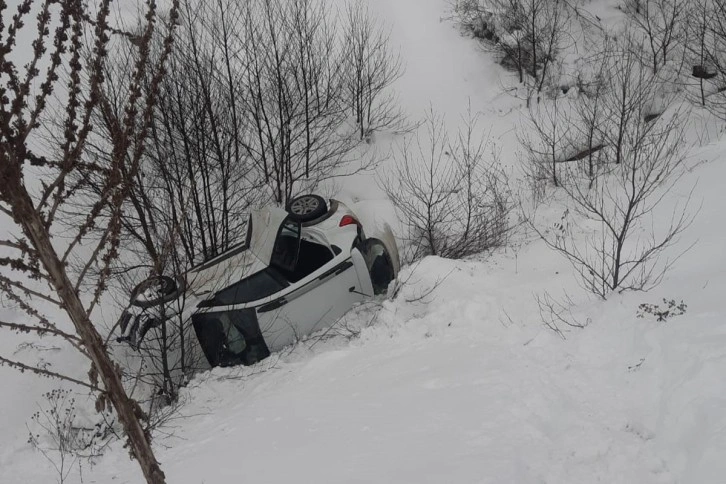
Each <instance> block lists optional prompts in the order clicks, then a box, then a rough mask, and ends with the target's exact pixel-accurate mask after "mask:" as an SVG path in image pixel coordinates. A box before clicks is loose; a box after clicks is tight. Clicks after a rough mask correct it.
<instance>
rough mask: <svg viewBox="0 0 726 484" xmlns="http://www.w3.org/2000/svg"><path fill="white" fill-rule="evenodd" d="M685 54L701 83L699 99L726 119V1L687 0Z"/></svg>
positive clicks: (695, 77)
mask: <svg viewBox="0 0 726 484" xmlns="http://www.w3.org/2000/svg"><path fill="white" fill-rule="evenodd" d="M688 7H689V9H688V10H687V13H688V18H687V22H686V32H687V41H686V42H685V51H686V52H685V57H686V60H687V61H690V62H689V63H690V67H691V68H692V71H691V72H690V74H691V79H696V82H697V83H698V91H699V92H698V102H699V103H700V104H701V105H702V106H705V107H707V108H708V109H710V110H712V111H713V112H714V113H715V114H716V115H718V116H719V117H720V118H721V119H726V89H725V86H726V56H725V55H724V52H726V1H725V0H703V1H700V2H692V3H688Z"/></svg>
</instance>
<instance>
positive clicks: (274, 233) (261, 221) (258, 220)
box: [248, 207, 301, 271]
mask: <svg viewBox="0 0 726 484" xmlns="http://www.w3.org/2000/svg"><path fill="white" fill-rule="evenodd" d="M249 223H250V227H248V230H251V234H252V235H251V236H250V247H249V250H250V252H252V253H253V254H254V255H255V257H257V258H258V259H259V260H260V261H261V262H262V264H263V265H264V266H272V267H276V268H278V269H281V270H283V271H292V270H294V269H295V266H296V265H297V260H298V257H299V255H300V237H301V229H300V223H299V222H296V221H294V220H292V219H291V218H290V214H288V213H287V212H286V211H285V210H282V209H281V208H276V207H267V208H263V209H262V210H258V211H256V212H253V213H252V215H251V217H250V222H249Z"/></svg>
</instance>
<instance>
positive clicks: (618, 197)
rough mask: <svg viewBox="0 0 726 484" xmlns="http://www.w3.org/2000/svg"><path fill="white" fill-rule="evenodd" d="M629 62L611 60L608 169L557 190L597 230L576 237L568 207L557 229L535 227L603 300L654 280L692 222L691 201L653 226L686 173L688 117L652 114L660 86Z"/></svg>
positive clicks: (572, 178)
mask: <svg viewBox="0 0 726 484" xmlns="http://www.w3.org/2000/svg"><path fill="white" fill-rule="evenodd" d="M631 61H632V59H631V58H629V57H628V56H624V57H622V58H618V59H617V60H616V61H615V62H614V63H613V64H609V69H610V70H609V71H608V72H610V74H611V76H612V79H613V82H614V85H611V86H610V87H611V88H610V89H609V90H607V91H606V92H605V93H604V94H603V96H604V98H603V101H604V103H605V104H607V105H609V106H611V107H612V106H614V111H613V112H614V113H616V115H612V114H609V115H608V116H607V118H608V119H610V122H607V123H603V124H602V126H601V128H600V129H602V130H603V132H604V135H603V136H604V139H606V140H608V141H607V142H608V143H609V146H607V147H606V149H604V150H603V153H602V156H603V157H604V159H603V161H604V162H606V163H608V168H607V169H605V170H603V171H601V173H600V175H599V176H597V177H595V178H594V179H592V178H591V179H589V180H588V183H587V184H584V183H582V181H581V180H580V179H579V177H578V176H577V173H576V172H575V171H574V170H571V171H569V172H568V176H567V177H566V178H561V183H560V188H559V190H560V191H561V192H562V193H564V194H565V195H566V197H567V199H568V200H569V201H570V203H569V206H570V207H571V208H572V209H573V210H574V213H575V214H577V215H579V216H581V217H583V218H584V219H586V220H589V221H592V222H593V223H595V224H596V225H597V226H598V227H599V228H598V230H596V231H594V233H592V234H591V235H590V236H588V237H584V238H578V237H577V236H576V234H574V233H573V230H572V229H573V227H572V225H571V221H570V215H571V214H570V213H569V211H566V212H565V214H564V215H563V218H562V220H561V221H560V222H559V223H558V224H556V226H555V230H553V231H549V232H547V233H545V232H544V231H542V230H540V229H538V228H536V227H535V229H536V230H537V231H538V233H539V234H540V236H541V237H542V238H543V239H544V240H545V242H546V243H547V244H548V245H549V246H550V247H551V248H553V249H554V250H556V251H558V252H560V253H561V254H563V255H564V256H565V257H567V259H568V260H569V261H570V262H571V263H572V264H573V266H574V267H575V269H576V270H577V272H578V274H579V275H580V278H581V280H582V282H583V285H584V287H585V288H586V289H587V290H589V291H590V292H592V293H594V294H596V295H598V296H600V297H603V298H605V297H606V296H607V295H608V294H610V293H611V292H612V291H616V290H626V289H632V290H643V289H647V288H650V287H652V286H654V285H655V284H657V283H658V282H659V281H660V280H661V278H662V277H663V275H664V274H665V272H666V270H667V269H668V268H669V267H670V264H671V262H668V261H666V262H663V261H662V260H661V255H662V254H663V252H664V251H665V250H666V249H667V248H669V247H670V246H671V245H673V243H674V242H675V241H676V240H677V238H678V236H679V235H680V234H681V233H682V232H683V231H684V230H685V229H686V228H687V227H688V225H689V223H690V221H691V220H692V217H691V216H690V215H689V213H688V211H687V204H686V206H681V207H680V208H676V209H675V210H674V212H673V213H672V217H671V221H670V223H669V224H668V225H666V226H660V227H659V228H658V229H656V228H655V226H654V225H653V224H652V219H653V216H654V212H655V211H656V209H657V207H658V206H659V205H660V203H661V201H662V200H663V197H664V196H665V194H666V193H667V192H668V191H669V190H670V189H671V188H672V187H673V186H674V184H675V183H676V181H677V180H678V179H679V178H680V176H681V175H682V174H683V172H684V170H683V163H684V155H683V153H684V139H683V127H682V123H683V121H682V115H681V113H679V112H675V113H673V112H671V113H669V114H663V115H661V116H660V117H657V118H654V119H649V118H648V114H649V113H650V110H651V106H652V97H653V96H655V95H656V91H657V90H655V89H653V85H654V84H653V83H652V79H653V77H652V74H651V75H648V74H647V72H645V70H644V69H640V70H638V67H639V64H637V65H636V64H634V63H632V62H631ZM623 125H625V127H623Z"/></svg>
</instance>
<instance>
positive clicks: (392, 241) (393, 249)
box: [365, 223, 401, 276]
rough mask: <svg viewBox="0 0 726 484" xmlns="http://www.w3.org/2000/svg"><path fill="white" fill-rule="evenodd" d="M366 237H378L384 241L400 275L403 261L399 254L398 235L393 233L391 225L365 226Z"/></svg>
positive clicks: (395, 270) (395, 269) (394, 266)
mask: <svg viewBox="0 0 726 484" xmlns="http://www.w3.org/2000/svg"><path fill="white" fill-rule="evenodd" d="M365 233H366V238H368V239H378V240H380V241H381V242H383V245H385V246H386V249H388V253H389V254H390V255H391V262H392V263H393V270H394V272H395V274H396V276H397V275H398V271H399V270H400V269H401V261H400V258H399V256H398V246H397V245H396V237H395V236H394V235H393V230H391V226H390V225H388V224H387V223H384V224H383V226H382V227H370V228H369V227H366V228H365Z"/></svg>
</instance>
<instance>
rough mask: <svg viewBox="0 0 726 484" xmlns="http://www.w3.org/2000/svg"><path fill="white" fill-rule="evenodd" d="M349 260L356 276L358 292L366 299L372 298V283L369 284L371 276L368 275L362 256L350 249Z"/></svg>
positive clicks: (357, 251) (356, 250) (355, 250)
mask: <svg viewBox="0 0 726 484" xmlns="http://www.w3.org/2000/svg"><path fill="white" fill-rule="evenodd" d="M350 258H351V259H352V261H353V266H354V267H355V272H356V274H358V284H360V287H359V288H358V292H360V293H363V294H364V295H366V296H368V297H373V283H372V282H371V276H370V274H369V273H368V266H367V265H366V260H365V259H364V258H363V254H361V253H360V251H359V250H358V249H356V248H353V249H351V251H350Z"/></svg>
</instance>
